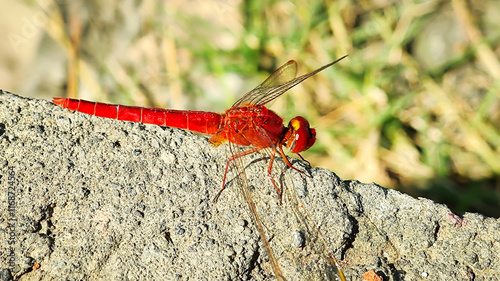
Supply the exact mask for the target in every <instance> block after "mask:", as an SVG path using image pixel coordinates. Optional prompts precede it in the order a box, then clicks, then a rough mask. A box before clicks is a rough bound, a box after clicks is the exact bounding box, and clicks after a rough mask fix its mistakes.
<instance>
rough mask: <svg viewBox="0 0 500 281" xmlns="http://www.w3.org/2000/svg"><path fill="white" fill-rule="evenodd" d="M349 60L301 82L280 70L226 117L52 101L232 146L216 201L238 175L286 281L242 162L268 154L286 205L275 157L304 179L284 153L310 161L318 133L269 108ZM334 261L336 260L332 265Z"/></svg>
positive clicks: (292, 66)
mask: <svg viewBox="0 0 500 281" xmlns="http://www.w3.org/2000/svg"><path fill="white" fill-rule="evenodd" d="M345 57H347V55H345V56H343V57H341V58H339V59H337V60H335V61H333V62H331V63H328V64H326V65H324V66H322V67H320V68H318V69H316V70H314V71H312V72H309V73H307V74H304V75H302V76H299V77H296V75H297V62H295V61H294V60H290V61H288V62H287V63H285V64H284V65H282V66H281V67H279V68H278V69H276V70H275V71H274V72H273V73H272V74H271V75H270V76H269V77H268V78H267V79H266V80H264V82H262V83H261V84H260V85H258V86H257V87H255V88H254V89H253V90H251V91H249V92H247V93H246V94H245V95H243V97H241V98H240V99H239V100H238V101H236V102H235V103H234V104H233V105H232V106H231V108H229V109H228V110H226V111H225V112H224V113H221V114H220V113H215V112H206V111H191V110H175V109H163V108H145V107H138V106H126V105H118V104H108V103H101V102H93V101H86V100H81V99H73V98H61V97H55V98H53V100H52V102H53V103H54V104H56V105H59V106H61V107H63V108H67V109H69V110H72V111H78V112H82V113H86V114H89V115H94V116H97V117H104V118H111V119H117V120H122V121H131V122H140V123H145V124H154V125H159V126H166V127H174V128H180V129H185V130H189V131H196V132H200V133H203V134H207V135H210V138H209V143H210V144H212V145H214V146H219V145H221V144H223V143H226V142H228V143H229V144H230V153H231V155H230V156H229V158H228V160H227V162H226V166H225V169H224V177H223V180H222V188H221V189H220V190H219V192H218V193H217V195H216V196H215V197H214V199H213V201H214V202H216V201H217V200H218V199H219V197H220V195H221V193H222V191H223V190H224V189H225V187H226V176H227V173H228V170H229V167H232V169H233V168H234V169H236V170H239V172H237V176H236V178H235V179H236V180H237V184H238V185H239V186H240V190H241V193H242V194H243V198H244V200H245V202H246V203H247V205H248V207H249V211H250V216H251V218H252V220H253V222H254V224H255V225H256V228H257V230H258V231H259V234H260V236H261V239H262V241H263V244H264V248H265V249H266V253H267V255H268V258H269V262H270V264H271V267H272V269H273V272H274V274H275V276H276V278H277V279H278V280H286V279H285V276H284V275H283V273H282V272H281V269H280V267H279V265H278V262H277V260H276V258H275V257H274V254H273V251H272V249H271V247H270V245H269V242H268V239H267V236H266V232H265V230H264V226H263V225H262V223H261V221H260V219H259V216H258V213H257V210H256V207H255V202H254V200H253V198H252V196H251V192H250V189H249V186H248V181H247V178H246V176H245V175H244V169H243V164H242V163H241V158H242V157H244V156H246V155H250V154H253V153H256V152H259V151H264V152H266V153H267V154H268V155H269V164H268V166H267V177H268V178H269V179H270V181H271V183H272V185H273V187H274V189H275V190H276V193H277V196H278V199H279V201H280V202H281V200H282V189H280V188H279V187H278V185H277V184H276V182H275V180H274V178H273V176H272V170H273V163H274V161H275V159H276V154H277V153H279V155H280V156H281V157H282V159H283V161H284V162H285V163H286V165H287V166H288V167H290V168H291V169H293V170H294V171H297V172H299V173H300V174H305V173H304V172H303V171H301V170H299V169H297V168H295V167H294V166H293V165H292V163H291V162H290V160H289V159H288V157H287V155H286V154H285V152H284V150H283V147H285V148H287V149H288V151H289V152H290V153H295V154H297V155H298V156H299V157H300V158H301V159H302V160H304V161H306V160H305V159H304V158H303V157H302V156H301V155H300V153H301V152H303V151H306V150H307V149H309V148H310V147H311V146H313V145H314V143H315V141H316V131H315V129H314V128H311V126H310V124H309V122H308V121H307V120H306V119H305V118H304V117H301V116H297V117H294V118H292V119H291V120H290V121H289V123H288V126H285V125H284V123H283V121H284V120H283V118H282V117H280V116H279V115H278V114H276V113H275V112H274V111H272V110H270V109H268V108H267V107H266V104H268V103H269V102H271V101H273V100H275V99H276V98H278V97H279V96H281V95H282V94H284V93H285V92H287V91H288V90H290V89H291V88H293V87H295V86H296V85H298V84H300V83H302V82H303V81H304V80H306V79H308V78H309V77H311V76H313V75H315V74H317V73H318V72H320V71H322V70H324V69H326V68H328V67H330V66H332V65H334V64H336V63H337V62H339V61H341V60H342V59H344V58H345ZM242 146H243V147H249V149H247V150H242V149H240V147H242ZM306 162H307V161H306ZM296 199H297V198H296V197H295V198H292V200H291V201H294V204H295V206H296V208H299V207H300V203H298V202H297V201H296ZM301 217H302V220H304V217H307V215H305V216H304V215H301ZM305 220H307V218H305ZM307 227H308V228H309V229H311V228H312V230H313V232H314V233H318V232H319V230H317V229H316V227H315V226H314V225H312V226H311V224H309V226H307ZM331 258H333V259H331ZM331 258H327V259H328V260H329V263H333V266H334V267H335V268H336V270H337V274H338V276H339V277H340V279H341V280H345V277H344V274H343V273H342V271H341V270H340V267H339V264H338V262H337V260H336V259H335V258H334V257H333V255H332V256H331ZM331 260H333V262H332V261H331Z"/></svg>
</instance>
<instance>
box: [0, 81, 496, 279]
mask: <svg viewBox="0 0 500 281" xmlns="http://www.w3.org/2000/svg"><path fill="white" fill-rule="evenodd" d="M224 148H225V146H224V145H223V146H221V147H217V148H214V147H211V146H210V145H209V144H208V142H207V138H206V137H199V136H195V135H193V134H191V133H189V132H185V131H182V130H178V129H172V128H163V127H159V126H153V125H143V124H135V123H128V122H122V121H117V120H110V119H102V118H97V117H93V116H88V115H84V114H81V113H74V112H70V111H68V110H66V109H62V108H60V107H57V106H55V105H53V104H52V103H50V102H48V101H44V100H36V99H26V98H21V97H19V96H16V95H13V94H10V93H7V92H1V91H0V176H1V177H0V194H1V196H2V207H1V208H2V209H1V212H0V239H1V241H2V242H3V243H1V244H0V276H1V278H2V280H9V279H11V278H12V277H13V278H16V279H19V280H145V279H147V280H235V279H242V280H268V279H273V277H272V276H273V273H272V271H271V270H270V266H269V263H268V258H267V256H266V253H265V251H264V250H263V248H262V245H263V244H262V241H261V239H260V237H259V234H258V232H257V231H256V229H255V227H254V225H253V223H252V220H251V218H250V216H249V215H248V212H247V211H246V209H247V206H246V204H245V203H244V202H242V200H241V196H240V195H239V194H240V192H239V190H240V189H239V188H238V187H237V186H235V184H234V182H232V181H230V182H229V184H228V187H227V188H226V190H225V191H224V192H223V193H222V196H221V198H220V199H219V201H218V202H217V203H213V202H212V201H211V199H212V198H213V197H214V196H215V194H216V193H217V192H218V191H219V189H220V187H221V186H220V185H221V182H222V175H223V172H224V167H225V164H226V159H227V156H226V154H225V153H224V152H225V149H224ZM261 157H262V155H259V154H255V155H251V156H249V157H248V158H246V159H245V160H244V162H245V163H250V164H249V165H247V168H246V169H245V172H246V174H247V175H248V177H249V184H250V185H252V187H253V188H251V190H252V191H251V193H252V194H253V196H254V198H255V201H256V204H257V209H258V210H259V216H260V217H261V220H262V223H263V224H264V226H265V229H266V231H267V233H268V238H269V240H270V244H271V246H272V247H273V249H274V253H275V255H276V257H277V259H278V262H279V265H280V267H281V269H282V271H283V272H284V275H285V276H286V277H287V279H289V280H305V279H327V278H329V277H331V276H330V275H328V274H329V272H330V271H331V269H330V271H329V269H322V268H321V265H318V264H317V263H316V262H315V258H314V257H315V255H316V254H317V253H320V254H321V253H323V252H324V251H327V249H331V251H332V252H333V253H334V255H335V257H336V258H337V259H338V260H339V262H340V264H341V268H342V270H343V272H344V273H345V275H346V278H347V280H362V278H363V277H362V275H363V273H366V272H368V271H371V270H373V271H374V272H375V273H376V274H377V275H379V276H380V277H383V280H499V275H500V274H499V273H500V260H499V256H500V255H499V253H500V241H499V240H500V221H499V220H498V219H494V218H488V217H484V216H482V215H480V214H472V213H465V214H461V215H455V214H453V213H452V212H451V211H450V210H449V209H448V208H447V207H446V206H444V205H441V204H436V203H434V202H432V201H430V200H427V199H424V198H413V197H410V196H408V195H405V194H402V193H400V192H397V191H394V190H389V189H385V188H383V187H380V186H378V185H376V184H363V183H360V182H356V181H343V180H341V179H339V178H338V177H337V176H336V175H335V174H334V173H332V172H331V171H328V170H325V169H320V168H313V169H310V170H309V171H308V172H309V173H310V174H311V176H312V177H311V178H309V177H304V176H302V175H300V174H299V173H297V172H294V171H292V170H291V169H285V172H283V173H281V176H283V175H284V177H282V178H284V179H285V180H284V181H283V182H286V181H288V184H287V185H285V188H289V187H290V186H296V188H299V189H300V190H299V191H298V192H297V191H293V188H291V189H289V190H288V191H289V192H288V193H286V194H292V196H293V194H299V197H300V200H301V201H300V202H302V204H303V206H304V207H305V208H306V209H307V210H308V213H307V214H306V215H305V217H306V221H309V222H310V223H311V222H312V223H314V224H315V225H316V226H317V229H319V231H321V234H322V237H324V238H325V240H326V245H328V247H326V246H324V245H325V244H324V243H323V244H322V243H321V242H317V241H316V243H313V242H312V241H313V240H311V239H312V238H314V233H317V232H315V231H314V230H313V231H312V235H310V237H312V238H311V239H309V238H307V235H308V233H309V232H307V231H305V229H304V225H303V224H297V220H296V217H295V213H294V210H293V209H290V208H291V207H290V206H294V207H295V208H296V209H299V208H298V207H297V206H298V205H290V204H289V202H292V201H293V200H291V199H289V198H287V197H286V196H285V198H284V204H281V205H280V204H279V201H278V200H277V198H276V194H275V192H274V188H273V187H272V185H271V184H270V183H269V182H268V179H267V177H266V174H265V171H266V169H267V161H258V160H259V158H261ZM247 161H248V162H247ZM293 162H294V163H295V164H296V165H297V167H298V168H300V167H303V166H301V165H300V164H301V163H300V161H293ZM233 172H234V171H232V172H231V173H229V174H228V178H229V179H231V178H232V177H234V173H233ZM277 178H281V177H280V175H277ZM291 190H292V192H290V191H291ZM302 214H305V213H304V212H302ZM310 226H311V224H310ZM313 229H315V228H314V227H313ZM297 233H300V234H301V235H302V234H304V237H305V239H306V240H304V239H303V237H302V236H301V237H300V238H301V240H300V241H299V242H300V243H298V242H297ZM308 239H309V240H308ZM35 263H38V264H39V265H40V268H38V269H33V265H34V264H35ZM318 263H320V262H318ZM11 276H12V277H11Z"/></svg>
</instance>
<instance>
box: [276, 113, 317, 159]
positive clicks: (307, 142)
mask: <svg viewBox="0 0 500 281" xmlns="http://www.w3.org/2000/svg"><path fill="white" fill-rule="evenodd" d="M315 141H316V130H314V129H312V128H311V127H310V126H309V122H307V120H306V119H304V118H303V117H300V116H297V117H295V118H293V119H292V120H290V122H289V123H288V130H287V132H286V134H285V137H284V138H283V145H284V146H285V147H286V148H288V150H289V151H290V152H291V153H299V152H302V151H305V150H307V149H309V147H311V146H312V145H313V144H314V142H315Z"/></svg>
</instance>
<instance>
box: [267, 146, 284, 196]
mask: <svg viewBox="0 0 500 281" xmlns="http://www.w3.org/2000/svg"><path fill="white" fill-rule="evenodd" d="M275 156H276V147H275V148H274V149H273V152H272V153H271V159H269V167H268V168H267V176H268V177H269V179H270V180H271V182H272V183H273V185H274V188H275V189H276V192H277V193H278V199H279V201H280V202H281V190H280V189H279V188H278V186H277V185H276V182H274V179H273V176H272V169H273V162H274V158H275Z"/></svg>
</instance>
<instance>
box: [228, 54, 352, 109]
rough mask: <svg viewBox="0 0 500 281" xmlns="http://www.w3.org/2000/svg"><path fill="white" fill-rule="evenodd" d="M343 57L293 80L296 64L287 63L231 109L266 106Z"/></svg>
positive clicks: (293, 62) (292, 62)
mask: <svg viewBox="0 0 500 281" xmlns="http://www.w3.org/2000/svg"><path fill="white" fill-rule="evenodd" d="M345 57H347V55H346V56H343V57H341V58H339V59H337V60H335V61H333V62H331V63H329V64H326V65H324V66H322V67H320V68H318V69H316V70H314V71H313V72H310V73H307V74H304V75H302V76H299V77H297V78H295V75H296V74H297V63H296V62H295V61H289V62H287V63H286V64H284V65H282V66H281V67H280V68H278V69H277V70H276V71H274V72H273V74H271V76H269V77H268V78H267V79H266V80H265V81H264V82H262V84H260V85H259V86H257V87H256V88H255V89H253V90H251V91H250V92H248V93H246V94H245V95H244V96H243V97H242V98H241V99H240V100H238V101H237V102H236V103H235V104H234V105H233V107H239V106H244V105H254V104H255V105H262V104H266V103H268V102H270V101H272V100H274V99H275V98H277V97H279V96H281V95H282V94H284V93H285V92H286V91H288V90H290V89H291V88H293V87H295V86H297V85H298V84H300V83H302V81H304V80H306V79H307V78H309V77H311V76H313V75H315V74H316V73H318V72H320V71H322V70H324V69H325V68H328V67H330V66H332V65H334V64H336V63H337V62H339V61H340V60H342V59H344V58H345ZM294 78H295V79H294Z"/></svg>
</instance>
